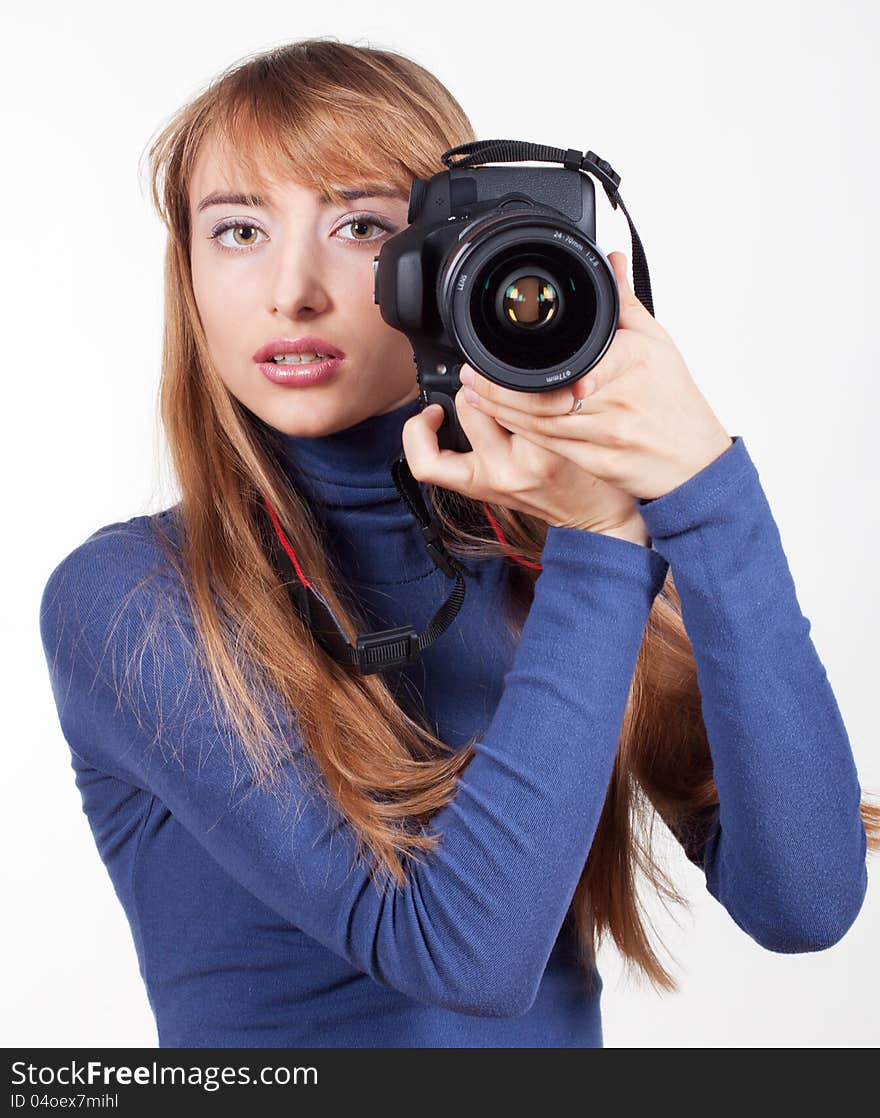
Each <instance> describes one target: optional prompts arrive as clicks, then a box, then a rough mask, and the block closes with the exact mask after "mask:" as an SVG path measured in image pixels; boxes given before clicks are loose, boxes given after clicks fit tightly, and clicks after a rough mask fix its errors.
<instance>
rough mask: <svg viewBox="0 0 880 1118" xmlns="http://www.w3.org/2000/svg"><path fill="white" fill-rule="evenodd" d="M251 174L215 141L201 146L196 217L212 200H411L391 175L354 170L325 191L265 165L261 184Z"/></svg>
mask: <svg viewBox="0 0 880 1118" xmlns="http://www.w3.org/2000/svg"><path fill="white" fill-rule="evenodd" d="M251 177H252V176H251V175H249V174H248V172H247V170H246V169H245V168H244V167H243V166H241V165H240V164H239V163H238V162H237V161H236V159H235V158H234V157H230V155H229V154H228V153H227V152H225V151H224V150H222V149H220V148H218V147H217V145H216V144H215V142H214V141H213V140H207V139H206V141H205V142H204V143H203V145H202V146H201V148H200V150H199V152H198V154H197V157H196V160H195V163H194V165H193V171H192V175H191V177H190V187H189V201H190V208H191V211H192V212H193V213H194V214H198V213H200V212H202V211H203V210H205V209H207V208H209V206H210V202H211V200H212V199H215V198H216V200H218V201H220V200H222V201H224V202H228V201H231V200H232V199H233V198H234V201H235V202H236V203H237V204H240V205H251V206H257V207H259V206H261V205H264V204H267V202H268V200H269V198H270V197H272V198H274V197H280V196H281V195H283V194H291V193H292V194H298V193H303V194H308V195H314V196H315V197H317V198H318V200H319V201H320V202H321V203H329V202H331V201H334V200H336V199H334V197H333V195H332V193H331V192H330V191H337V192H338V193H339V194H340V195H342V197H341V198H340V199H339V200H340V201H349V200H353V199H356V198H359V197H385V196H387V197H389V198H391V199H399V200H401V201H407V200H408V198H409V191H408V189H404V188H403V187H402V186H401V185H398V184H395V183H392V182H390V181H388V177H387V176H376V175H375V174H373V175H368V176H364V175H362V174H358V173H357V172H356V171H355V170H353V169H352V170H350V171H349V172H348V174H347V175H345V176H344V181H343V177H342V176H341V175H340V176H339V181H337V182H333V183H331V184H329V187H328V188H327V189H324V188H321V187H320V186H319V184H318V182H317V181H315V180H313V181H311V182H310V181H308V179H309V177H310V176H306V181H302V180H299V179H294V178H293V177H287V176H284V175H278V174H276V173H275V172H274V171H272V170H271V169H269V168H266V167H264V166H261V167H260V168H259V170H258V180H259V181H258V182H256V183H253V184H252V183H251V182H250V179H251Z"/></svg>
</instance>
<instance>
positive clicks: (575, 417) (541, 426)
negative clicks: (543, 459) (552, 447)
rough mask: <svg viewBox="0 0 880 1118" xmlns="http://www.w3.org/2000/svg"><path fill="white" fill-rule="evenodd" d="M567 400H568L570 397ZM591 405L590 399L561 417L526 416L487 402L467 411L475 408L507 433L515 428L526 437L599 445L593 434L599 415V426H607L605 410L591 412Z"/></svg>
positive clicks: (474, 405)
mask: <svg viewBox="0 0 880 1118" xmlns="http://www.w3.org/2000/svg"><path fill="white" fill-rule="evenodd" d="M569 399H571V394H570V393H569ZM591 404H592V398H588V399H587V400H586V401H584V403H583V405H582V406H581V409H580V410H579V411H578V412H575V413H571V412H570V411H569V410H568V409H566V411H565V412H564V413H563V414H562V415H532V414H530V413H529V412H523V411H519V410H518V409H516V408H508V407H505V406H504V405H503V404H496V403H493V402H492V401H491V400H480V402H479V403H478V404H471V405H470V408H471V411H473V410H475V409H476V408H479V410H480V411H482V412H484V413H486V414H487V415H489V416H491V417H492V418H493V419H494V420H495V421H496V422H497V423H500V424H501V425H502V426H503V427H506V428H510V429H511V430H513V428H514V426H515V427H516V429H517V430H518V431H519V430H523V431H528V432H529V433H530V434H539V435H546V436H547V437H548V438H553V439H560V438H562V439H565V438H568V439H570V440H571V441H573V442H574V441H580V440H587V441H600V440H598V439H597V438H596V437H595V435H594V431H595V432H596V434H598V431H599V423H598V422H597V420H599V418H600V413H603V414H602V418H601V422H602V423H607V419H606V418H605V416H604V411H605V408H604V407H597V406H596V405H595V404H593V406H592V410H591ZM587 421H589V422H587Z"/></svg>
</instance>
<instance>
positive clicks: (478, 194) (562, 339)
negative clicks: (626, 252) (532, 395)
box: [373, 140, 653, 452]
mask: <svg viewBox="0 0 880 1118" xmlns="http://www.w3.org/2000/svg"><path fill="white" fill-rule="evenodd" d="M461 153H465V155H464V158H463V159H462V160H461V161H460V162H458V163H453V162H452V156H454V155H456V154H461ZM481 157H482V160H483V162H490V161H492V162H496V163H497V162H515V161H516V162H522V161H527V160H537V161H549V162H559V163H563V164H564V166H563V167H560V168H543V167H499V166H477V165H476V161H477V160H479V159H480V158H481ZM441 158H442V160H443V162H444V163H445V164H446V166H447V169H446V170H444V171H440V172H438V173H437V174H436V175H433V176H432V177H431V178H429V179H415V180H414V181H413V183H412V186H411V189H410V197H409V211H408V214H407V222H408V224H407V227H406V228H405V229H403V230H401V231H400V232H399V233H398V234H396V235H395V236H394V237H391V238H390V239H389V240H388V241H386V242H385V244H384V245H383V246H382V249H381V251H380V252H379V255H378V256H376V257H374V259H373V275H374V293H373V298H374V302H375V303H377V304H378V305H379V308H380V312H381V314H382V317H383V319H384V320H385V321H386V322H387V323H388V324H389V326H393V327H394V328H395V329H397V330H400V331H402V332H403V333H404V334H406V336H407V337H408V339H409V341H410V344H411V345H412V349H413V362H414V363H415V365H416V376H417V380H418V383H419V387H420V399H421V400H422V403H423V406H424V407H428V405H430V404H441V405H442V407H443V410H444V412H445V418H444V421H443V424H442V426H441V427H440V429H439V431H438V436H437V437H438V445H439V446H440V447H441V448H443V449H449V450H457V451H463V452H466V451H469V450H471V449H472V448H471V445H470V443H469V441H468V439H467V436H466V435H465V433H464V431H463V430H462V428H461V426H460V424H459V423H458V417H457V415H456V411H455V403H454V398H455V394H456V392H457V391H458V389H459V388H460V387H461V381H460V380H459V372H460V370H461V366H462V364H464V363H465V362H467V363H468V364H469V365H472V366H473V367H474V368H475V369H476V370H477V371H478V372H480V373H481V374H482V375H483V376H485V377H486V378H487V379H488V380H491V381H493V382H494V383H496V384H499V385H502V386H503V387H505V388H510V389H514V390H515V391H519V392H549V391H552V390H553V389H555V388H559V387H560V386H562V385H565V384H571V383H573V382H574V381H577V380H578V379H580V378H581V377H583V376H585V375H586V374H587V373H588V372H589V371H590V369H592V368H593V366H594V365H595V364H596V363H597V362H598V361H599V360H600V359H601V358H602V356H603V354H604V353H605V351H606V350H607V349H608V346H609V345H610V344H611V341H612V339H613V337H614V333H615V331H616V328H617V322H618V318H619V313H620V307H619V300H618V293H617V280H616V277H615V275H614V271H613V269H612V267H611V264H610V263H609V261H608V259H607V257H606V256H605V255H604V254H603V253H602V251H601V250H600V249H599V247H598V245H597V243H596V191H595V187H594V184H593V180H592V179H591V178H590V177H589V174H587V173H584V172H585V171H589V172H590V173H592V174H595V175H596V176H597V177H598V178H599V180H600V182H601V183H602V185H603V186H604V187H605V190H606V193H607V194H608V197H609V199H610V201H611V203H612V205H613V206H614V208H615V209H616V208H617V205H618V203H619V204H620V205H621V207H622V208H623V211H624V213H626V209H625V207H623V204H622V200H621V199H620V196H619V194H618V192H617V185H618V183H619V182H620V176H619V175H617V174H616V172H615V171H614V170H613V169H612V168H611V166H610V165H609V164H608V163H607V162H606V161H605V160H603V159H601V158H600V157H598V156H597V155H595V153H593V152H587V153H586V155H584V154H583V153H582V152H580V151H577V150H576V149H568V150H567V151H564V150H563V149H561V148H550V147H547V146H545V145H538V144H530V143H525V142H521V141H512V140H484V141H475V142H473V143H470V144H463V145H461V146H460V147H457V148H451V149H449V150H448V151H446V152H444V154H443V156H442V157H441ZM626 216H627V220H628V221H629V224H630V230H631V233H632V236H633V274H634V286H635V288H636V293H637V294H639V295H640V297H641V299H642V301H643V302H644V303H645V304H646V306H647V307H648V309H649V310H650V311H651V313H653V306H652V304H651V298H650V281H649V279H648V271H647V262H646V261H645V259H644V252H643V250H642V247H641V243H640V242H639V240H638V234H637V233H636V232H635V228H634V226H633V224H632V221H631V220H630V219H629V214H628V213H626ZM640 289H641V291H640Z"/></svg>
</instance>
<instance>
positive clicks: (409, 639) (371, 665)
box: [262, 455, 474, 675]
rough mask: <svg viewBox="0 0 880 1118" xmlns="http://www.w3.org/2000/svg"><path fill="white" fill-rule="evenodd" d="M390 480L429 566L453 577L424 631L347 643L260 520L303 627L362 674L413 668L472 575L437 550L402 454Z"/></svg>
mask: <svg viewBox="0 0 880 1118" xmlns="http://www.w3.org/2000/svg"><path fill="white" fill-rule="evenodd" d="M391 476H392V477H393V479H394V484H395V485H396V486H397V489H398V491H399V493H400V495H401V497H402V498H403V500H404V501H405V502H406V505H407V507H408V509H409V511H410V513H411V514H412V515H413V516H414V517H415V518H416V520H417V521H418V523H419V527H420V528H421V531H422V535H423V536H424V539H425V546H426V547H427V549H428V553H429V554H430V556H431V558H432V559H433V561H434V563H435V565H436V566H437V567H439V568H440V569H441V570H442V571H443V572H444V574H446V575H448V576H449V577H450V578H454V579H455V586H454V587H453V588H452V591H451V593H450V594H449V597H448V598H447V599H446V601H445V602H444V603H443V605H441V606H440V608H439V609H438V610H437V612H436V613H435V614H434V616H433V617H432V618H431V621H430V624H429V625H428V627H427V628H426V629H425V631H424V633H419V632H418V631H417V630H416V629H415V628H414V627H413V626H412V625H402V626H400V627H399V628H396V629H381V630H378V631H376V632H373V633H364V634H358V636H357V641H356V643H355V644H352V643H351V641H350V640H349V639H348V637H347V636H346V634H345V632H344V630H343V629H342V627H341V626H340V624H339V622H338V621H337V619H336V616H335V615H334V613H333V611H332V609H331V608H330V605H329V604H328V602H327V600H326V598H324V596H323V595H322V594H321V592H320V591H319V590H318V588H317V587H316V586H314V584H309V585H306V584H305V583H304V582H303V581H302V579H301V577H300V575H299V574H298V572H297V570H296V567H295V566H294V564H293V561H292V560H291V558H290V555H289V554H288V552H287V549H286V548H285V547H284V545H283V543H282V541H281V539H280V538H279V537H278V534H277V533H276V531H275V528H274V526H273V524H272V522H271V519H269V518H268V514H267V515H266V516H264V518H263V521H262V528H263V533H264V540H265V543H266V546H267V547H268V548H269V549H270V550H271V553H272V555H273V556H274V559H275V563H276V565H277V567H278V569H279V570H280V571H281V573H282V575H283V577H284V581H285V585H286V587H287V591H288V594H289V596H290V600H291V602H292V604H293V605H294V607H295V608H296V609H297V611H298V612H299V614H300V616H301V617H302V619H303V621H304V623H305V624H306V625H307V626H308V628H310V629H311V631H312V633H313V634H314V636H315V639H316V640H317V641H318V643H319V644H320V645H321V646H322V647H323V648H324V650H325V651H326V652H328V653H329V654H330V655H331V656H332V657H333V658H334V659H335V660H338V661H339V662H340V663H343V664H346V665H349V666H351V667H356V668H358V669H359V670H360V671H361V672H362V673H363V674H364V675H368V674H370V673H371V672H380V671H385V670H387V669H388V668H394V667H404V666H406V665H409V664H414V663H415V662H416V660H417V659H418V656H419V654H420V653H421V652H422V651H423V650H424V649H426V648H427V647H428V646H429V645H432V644H433V643H434V641H436V640H437V638H438V637H439V636H440V635H441V633H443V632H445V631H446V629H448V628H449V626H450V625H451V624H452V622H453V620H454V619H455V616H456V614H457V613H458V611H459V610H460V609H461V606H462V603H463V602H464V596H465V585H464V580H465V578H466V577H467V578H473V577H474V574H473V572H472V571H470V570H468V569H467V568H466V567H465V566H464V565H463V564H462V563H460V562H459V561H458V560H457V559H455V558H454V557H453V556H451V555H450V554H449V553H448V552H447V551H446V549H445V548H444V547H443V543H442V541H441V538H440V532H439V529H438V527H437V523H436V521H435V520H434V519H433V518H432V517H431V515H430V514H429V512H428V510H427V507H426V505H425V500H424V497H423V496H422V492H421V489H420V488H419V486H418V483H417V482H416V480H415V478H414V477H413V475H412V472H411V471H410V468H409V464H408V463H407V461H406V458H405V456H404V455H400V457H398V458H397V459H396V460H395V461H394V462H392V464H391Z"/></svg>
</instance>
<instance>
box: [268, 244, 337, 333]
mask: <svg viewBox="0 0 880 1118" xmlns="http://www.w3.org/2000/svg"><path fill="white" fill-rule="evenodd" d="M269 296H270V300H271V303H272V307H273V308H274V309H275V310H277V311H279V312H280V313H281V314H284V315H285V316H287V317H288V318H290V319H295V318H298V317H301V316H302V315H303V314H304V313H305V314H308V313H320V312H321V311H324V310H326V308H327V305H328V303H329V301H330V293H329V290H328V287H327V283H326V277H325V276H324V273H323V269H322V264H321V259H320V253H319V252H318V251H317V249H316V247H315V245H314V244H313V242H312V241H311V240H310V239H309V238H308V237H307V236H302V237H300V238H297V239H296V240H295V241H294V240H293V239H291V241H290V242H289V243H287V244H285V245H284V246H283V247H282V248H281V249H280V250H279V251H278V254H277V258H276V266H275V268H274V270H273V272H272V279H271V287H270V291H269Z"/></svg>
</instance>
